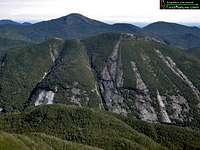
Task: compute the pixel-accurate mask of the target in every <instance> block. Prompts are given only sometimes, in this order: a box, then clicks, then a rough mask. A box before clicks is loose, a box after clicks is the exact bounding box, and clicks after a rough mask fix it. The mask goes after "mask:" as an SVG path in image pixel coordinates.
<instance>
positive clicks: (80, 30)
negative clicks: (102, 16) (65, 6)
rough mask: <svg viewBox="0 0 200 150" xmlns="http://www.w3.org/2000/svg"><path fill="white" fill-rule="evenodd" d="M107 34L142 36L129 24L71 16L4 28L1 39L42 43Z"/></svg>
mask: <svg viewBox="0 0 200 150" xmlns="http://www.w3.org/2000/svg"><path fill="white" fill-rule="evenodd" d="M106 32H131V33H136V34H140V31H139V28H138V27H136V26H133V25H128V24H115V25H109V24H106V23H102V22H100V21H97V20H93V19H90V18H87V17H85V16H83V15H80V14H70V15H67V16H64V17H61V18H58V19H53V20H49V21H44V22H39V23H36V24H33V25H28V26H2V27H0V37H3V38H8V39H14V40H16V39H17V40H25V41H29V42H30V41H32V42H42V41H45V40H47V39H49V38H53V37H58V38H63V39H77V38H78V39H82V38H85V37H89V36H92V35H97V34H100V33H106Z"/></svg>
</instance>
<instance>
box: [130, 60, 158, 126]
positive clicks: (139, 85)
mask: <svg viewBox="0 0 200 150" xmlns="http://www.w3.org/2000/svg"><path fill="white" fill-rule="evenodd" d="M131 66H132V69H133V71H134V73H135V76H136V89H138V90H139V91H141V94H136V102H135V105H136V108H137V110H138V111H139V115H140V118H141V119H142V120H144V121H150V122H155V121H157V120H158V118H157V114H156V112H155V110H154V108H153V106H152V105H151V103H152V100H151V97H150V94H149V90H148V88H147V86H146V84H145V83H144V81H143V80H142V78H141V75H140V73H139V70H138V68H137V66H136V63H135V62H133V61H132V62H131Z"/></svg>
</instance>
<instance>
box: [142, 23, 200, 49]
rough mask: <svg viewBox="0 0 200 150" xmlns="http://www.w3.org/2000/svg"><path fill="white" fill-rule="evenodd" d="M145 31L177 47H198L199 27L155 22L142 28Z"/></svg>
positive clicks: (199, 39)
mask: <svg viewBox="0 0 200 150" xmlns="http://www.w3.org/2000/svg"><path fill="white" fill-rule="evenodd" d="M143 30H144V31H146V32H147V33H150V34H153V35H154V36H156V37H159V38H161V39H162V40H164V41H165V42H166V43H167V44H169V45H171V46H175V47H179V48H184V49H188V48H199V47H200V44H199V43H200V29H199V28H197V27H189V26H184V25H180V24H176V23H168V22H155V23H152V24H150V25H147V26H146V27H144V28H143Z"/></svg>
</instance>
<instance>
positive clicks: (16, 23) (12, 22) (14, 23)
mask: <svg viewBox="0 0 200 150" xmlns="http://www.w3.org/2000/svg"><path fill="white" fill-rule="evenodd" d="M0 25H20V23H18V22H15V21H12V20H0Z"/></svg>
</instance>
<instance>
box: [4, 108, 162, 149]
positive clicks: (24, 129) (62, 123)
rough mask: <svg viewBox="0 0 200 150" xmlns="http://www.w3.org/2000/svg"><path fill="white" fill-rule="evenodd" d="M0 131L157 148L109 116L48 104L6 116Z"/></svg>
mask: <svg viewBox="0 0 200 150" xmlns="http://www.w3.org/2000/svg"><path fill="white" fill-rule="evenodd" d="M0 130H3V131H6V132H11V133H18V134H22V133H29V132H42V133H45V134H49V135H53V136H57V137H59V138H61V139H64V140H68V141H72V142H77V143H82V144H86V145H91V146H95V147H100V148H103V149H135V148H139V149H145V148H146V149H152V150H155V149H161V146H160V145H159V144H157V143H155V142H154V141H153V140H151V139H150V138H148V137H147V136H144V135H142V134H140V133H138V132H137V131H135V130H133V129H132V128H131V127H130V126H128V125H127V124H126V123H124V122H122V121H121V120H119V119H117V118H115V117H114V116H112V115H107V114H105V113H103V112H96V111H94V110H90V109H86V108H78V107H74V106H65V105H48V106H40V107H36V108H34V109H32V110H30V111H28V112H26V113H18V114H6V115H3V116H1V117H0Z"/></svg>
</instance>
